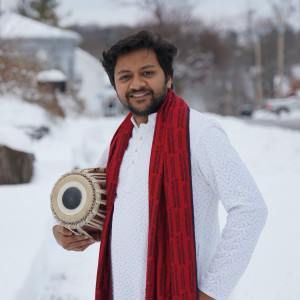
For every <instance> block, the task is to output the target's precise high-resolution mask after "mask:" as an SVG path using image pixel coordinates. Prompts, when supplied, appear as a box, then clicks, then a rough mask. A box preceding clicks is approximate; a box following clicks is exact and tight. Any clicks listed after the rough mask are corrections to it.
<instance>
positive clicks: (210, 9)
mask: <svg viewBox="0 0 300 300" xmlns="http://www.w3.org/2000/svg"><path fill="white" fill-rule="evenodd" d="M134 1H135V0H85V1H83V0H60V1H59V2H60V6H59V9H58V13H59V14H60V15H61V16H62V19H63V22H62V25H70V24H74V23H79V24H91V23H96V24H100V25H117V24H127V25H134V24H136V23H137V22H142V21H143V19H145V18H147V17H149V12H147V11H145V10H142V9H140V8H138V7H136V6H135V5H134V4H133V2H134ZM172 1H173V2H174V1H176V0H171V1H170V2H172ZM177 1H178V0H177ZM179 1H180V0H179ZM192 1H194V3H195V9H194V10H193V13H194V15H195V16H196V17H199V18H201V19H202V20H204V21H205V22H207V23H208V24H216V22H217V23H220V22H221V23H222V24H225V26H229V25H231V26H232V25H234V26H236V27H239V26H244V25H243V24H245V13H246V11H247V10H248V9H249V8H251V9H254V10H255V11H256V14H255V15H256V17H261V16H266V15H269V14H271V4H270V3H271V2H277V3H278V2H280V1H283V0H227V1H226V2H225V1H224V0H198V1H197V0H192ZM290 1H291V2H292V3H294V5H295V8H296V9H295V10H294V13H293V19H294V22H296V23H297V24H298V25H299V27H300V0H290ZM16 2H17V0H0V3H1V7H2V10H8V9H11V8H12V7H13V6H14V5H15V3H16ZM124 2H126V3H127V4H124ZM130 3H131V4H130ZM233 20H234V22H233Z"/></svg>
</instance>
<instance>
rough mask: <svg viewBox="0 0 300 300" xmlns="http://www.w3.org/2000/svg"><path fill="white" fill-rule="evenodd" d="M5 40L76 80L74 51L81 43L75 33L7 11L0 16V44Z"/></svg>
mask: <svg viewBox="0 0 300 300" xmlns="http://www.w3.org/2000/svg"><path fill="white" fill-rule="evenodd" d="M4 42H5V43H6V44H9V43H11V44H12V45H14V47H13V49H14V50H15V51H18V53H20V55H23V56H26V55H30V56H36V57H37V58H39V59H40V60H44V61H46V62H47V66H48V68H51V69H59V70H61V71H63V72H64V73H65V75H66V76H67V78H68V79H70V80H74V79H76V74H75V67H74V50H75V48H76V47H77V46H78V45H79V43H80V42H81V36H80V35H79V34H78V33H76V32H72V31H68V30H63V29H60V28H56V27H52V26H49V25H46V24H44V23H40V22H38V21H35V20H32V19H30V18H26V17H23V16H21V15H18V14H15V13H10V12H7V13H3V14H2V15H0V43H4Z"/></svg>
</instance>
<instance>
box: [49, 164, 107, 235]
mask: <svg viewBox="0 0 300 300" xmlns="http://www.w3.org/2000/svg"><path fill="white" fill-rule="evenodd" d="M50 198H51V210H52V214H53V216H54V218H55V219H56V221H57V222H58V223H59V224H60V225H62V226H64V227H66V228H68V229H69V230H71V231H72V232H73V233H74V234H85V235H87V236H89V237H91V236H90V234H89V233H92V232H98V231H102V230H103V224H104V220H105V216H106V199H107V198H106V174H105V169H104V168H95V169H77V170H74V171H72V172H68V173H66V174H64V175H62V176H61V177H60V178H59V179H58V180H57V182H56V183H55V185H54V187H53V189H52V192H51V196H50Z"/></svg>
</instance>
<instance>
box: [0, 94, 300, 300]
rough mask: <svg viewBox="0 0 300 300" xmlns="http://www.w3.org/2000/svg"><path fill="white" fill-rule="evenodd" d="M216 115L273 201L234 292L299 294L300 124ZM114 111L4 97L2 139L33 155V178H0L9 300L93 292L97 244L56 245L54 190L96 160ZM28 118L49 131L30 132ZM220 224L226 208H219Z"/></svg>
mask: <svg viewBox="0 0 300 300" xmlns="http://www.w3.org/2000/svg"><path fill="white" fill-rule="evenodd" d="M212 117H214V118H216V119H217V120H218V121H219V122H220V123H221V125H222V126H223V127H224V129H225V131H226V132H227V133H228V135H229V138H230V140H231V141H232V144H233V145H234V147H235V148H236V149H237V151H238V152H239V153H240V155H241V157H242V159H243V160H244V162H245V163H246V165H247V166H248V168H249V170H250V172H251V173H252V175H253V176H254V178H255V180H256V182H257V184H258V186H259V187H260V190H261V192H262V194H263V196H264V198H265V201H266V203H267V206H268V208H269V217H268V221H267V224H266V227H265V229H264V231H263V233H262V235H261V237H260V240H259V242H258V245H257V248H256V251H255V253H254V255H253V258H252V260H251V262H250V265H249V267H248V269H247V271H246V273H245V274H244V276H243V278H242V279H241V281H240V282H239V284H238V285H237V287H236V289H235V290H234V292H233V293H232V296H231V298H230V300H276V299H278V300H298V299H300V288H299V282H300V259H299V253H300V241H299V238H298V237H299V236H300V218H299V214H300V196H299V195H300V185H299V178H300V132H297V131H291V130H287V129H279V128H275V127H274V128H273V127H261V126H258V125H249V124H245V123H244V122H243V121H241V120H237V119H235V118H225V117H219V116H215V115H214V116H212ZM121 119H122V117H117V118H101V119H100V118H99V119H87V118H83V117H81V118H73V119H71V118H69V119H66V120H64V121H62V120H58V119H53V118H50V117H49V116H48V115H47V114H46V113H45V112H44V111H43V109H41V108H39V107H36V106H34V105H29V104H25V103H23V102H20V101H19V100H18V99H13V98H7V97H6V98H3V97H2V98H1V97H0V144H3V143H5V144H8V145H10V146H15V148H18V149H21V150H25V151H31V152H33V153H34V154H35V156H36V161H35V173H34V178H33V180H32V182H31V183H30V184H24V185H15V186H0V199H1V200H0V201H1V218H0V228H1V229H0V230H1V235H0V236H1V247H0V287H1V296H0V298H1V299H4V300H21V299H22V300H24V299H25V300H50V299H51V300H58V299H61V300H91V299H93V298H94V287H95V277H96V268H97V259H98V251H99V244H95V245H92V246H91V247H90V248H88V249H87V250H86V251H85V252H83V253H73V252H68V251H65V250H63V249H62V248H61V247H59V246H58V245H57V244H56V242H55V240H54V238H53V236H52V230H51V229H52V225H53V223H54V221H53V217H52V215H51V210H50V200H49V194H50V192H51V189H52V187H53V184H54V183H55V181H56V180H57V179H58V177H59V176H60V175H62V174H63V173H65V172H67V171H70V170H71V169H73V168H74V167H79V168H81V167H89V166H94V165H95V163H96V162H97V160H98V158H99V156H100V153H101V151H102V150H103V149H104V147H105V146H106V145H107V144H108V143H109V141H110V138H111V136H112V134H113V132H114V131H115V129H116V128H117V126H118V125H119V123H120V121H121ZM31 126H34V127H38V126H48V127H49V128H50V133H49V134H48V135H47V136H45V137H44V138H43V139H41V140H31V139H30V138H29V137H28V136H27V135H26V134H25V131H28V130H29V129H30V127H31ZM220 216H221V219H222V222H221V223H222V224H224V222H225V218H226V216H225V214H224V212H223V211H221V212H220Z"/></svg>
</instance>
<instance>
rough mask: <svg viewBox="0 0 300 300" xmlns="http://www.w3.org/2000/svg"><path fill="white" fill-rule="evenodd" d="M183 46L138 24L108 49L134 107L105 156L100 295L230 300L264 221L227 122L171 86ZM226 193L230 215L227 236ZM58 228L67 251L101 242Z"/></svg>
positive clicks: (113, 71) (110, 68)
mask: <svg viewBox="0 0 300 300" xmlns="http://www.w3.org/2000/svg"><path fill="white" fill-rule="evenodd" d="M176 52H177V49H176V48H175V46H174V45H173V44H171V43H169V42H167V41H166V40H163V39H161V37H160V36H159V35H156V34H152V33H151V32H148V31H141V32H138V33H137V34H135V35H131V36H128V37H126V38H124V39H122V40H120V41H118V42H117V43H116V44H115V45H113V46H112V47H111V48H110V49H109V50H108V51H107V52H104V53H103V61H102V64H103V66H104V68H105V70H106V72H107V74H108V76H109V79H110V82H111V84H112V85H113V87H114V88H115V90H116V92H117V94H118V97H119V99H120V101H121V102H122V104H123V105H124V106H125V107H127V108H128V109H129V110H130V112H131V113H130V114H129V115H128V116H127V117H126V118H125V120H124V121H123V123H122V124H121V125H120V127H119V129H118V130H117V131H116V133H115V135H114V137H113V139H112V141H111V144H110V149H109V152H108V150H107V151H105V153H104V154H103V155H102V157H101V159H100V162H99V165H100V166H102V167H106V168H107V169H106V170H107V192H108V205H107V216H106V220H105V225H104V230H103V233H102V237H101V247H100V255H99V266H98V274H97V284H96V299H117V300H119V299H120V300H121V299H149V300H150V299H151V300H152V299H199V300H208V299H218V300H219V299H227V298H228V296H229V294H230V292H231V291H232V289H233V288H234V286H235V285H236V283H237V282H238V280H239V279H240V277H241V276H242V274H243V272H244V271H245V269H246V267H247V265H248V263H249V260H250V258H251V255H252V253H253V250H254V247H255V245H256V242H257V239H258V237H259V234H260V232H261V230H262V228H263V226H264V224H265V220H266V215H267V209H266V206H265V204H264V201H263V199H262V197H261V195H260V193H259V191H258V189H257V187H256V185H255V183H254V181H253V179H252V177H251V175H250V174H249V173H248V171H247V170H246V168H245V166H244V164H243V163H242V162H241V160H240V158H239V156H238V155H237V153H236V152H235V150H234V149H233V148H232V146H231V145H230V143H229V141H228V139H227V137H226V134H225V133H224V132H223V130H222V128H221V127H220V125H219V124H218V123H217V122H216V121H214V120H212V119H210V118H208V117H206V116H204V115H202V114H201V113H199V112H196V111H194V110H192V109H191V110H190V109H189V108H188V106H187V105H186V103H185V102H184V101H183V100H182V99H181V98H180V97H178V96H177V95H176V94H175V93H174V92H173V91H172V89H171V87H172V78H173V67H172V63H173V58H174V57H175V55H176ZM219 201H221V202H222V204H223V206H224V207H225V209H226V211H227V213H228V218H227V223H226V226H225V228H224V229H223V232H222V235H221V236H220V233H219V223H218V203H219ZM53 232H54V236H55V238H56V240H57V241H58V243H59V244H61V245H62V246H63V247H64V248H65V249H68V250H74V251H82V250H84V249H86V248H87V247H88V246H89V245H90V244H91V243H93V242H94V241H95V240H93V239H87V238H86V237H84V236H74V235H72V233H71V232H70V231H68V230H67V229H65V228H62V227H61V226H55V227H54V228H53Z"/></svg>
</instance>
